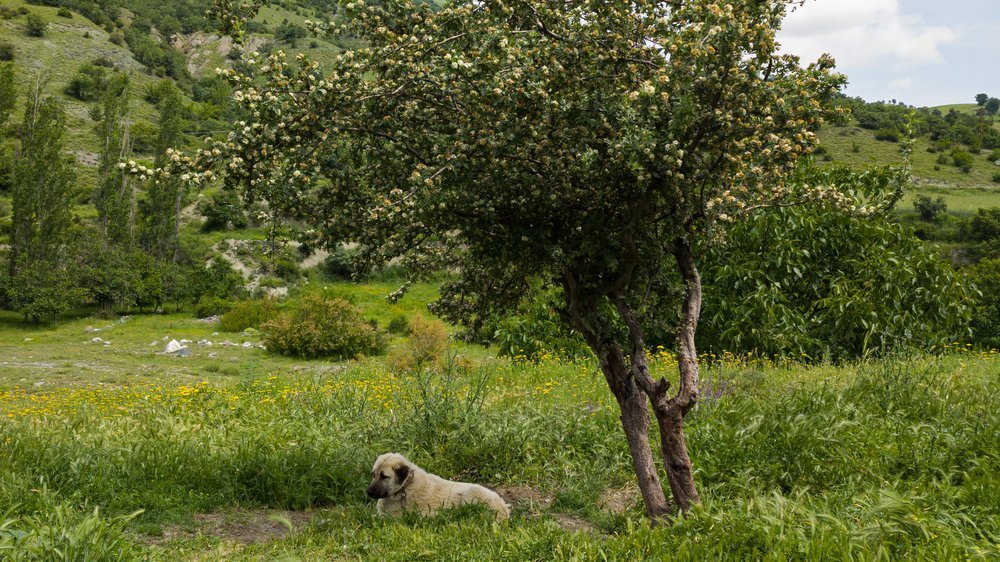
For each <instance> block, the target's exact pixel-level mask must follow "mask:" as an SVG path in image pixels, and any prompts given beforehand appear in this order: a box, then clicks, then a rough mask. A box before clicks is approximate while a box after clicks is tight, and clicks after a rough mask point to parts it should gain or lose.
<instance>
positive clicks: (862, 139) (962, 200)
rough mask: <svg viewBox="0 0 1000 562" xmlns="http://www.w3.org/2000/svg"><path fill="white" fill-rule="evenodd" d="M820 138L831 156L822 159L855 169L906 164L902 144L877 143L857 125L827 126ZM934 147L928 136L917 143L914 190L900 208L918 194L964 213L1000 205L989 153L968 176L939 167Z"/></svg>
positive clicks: (949, 167) (976, 160)
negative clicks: (932, 197)
mask: <svg viewBox="0 0 1000 562" xmlns="http://www.w3.org/2000/svg"><path fill="white" fill-rule="evenodd" d="M968 105H969V106H970V107H974V106H975V104H968ZM951 107H964V106H962V105H959V106H951ZM819 138H820V142H821V146H822V147H823V148H824V149H825V150H826V154H828V155H829V156H828V157H827V156H826V155H820V157H819V159H821V160H827V161H828V162H832V163H843V164H847V165H850V166H856V167H867V166H884V165H900V164H902V162H903V154H902V152H901V145H900V144H899V143H897V142H889V141H880V140H876V139H875V134H874V132H873V131H870V130H868V129H863V128H861V127H859V126H858V125H857V123H856V122H852V123H850V124H847V125H845V126H827V127H824V128H823V129H822V130H820V133H819ZM933 148H934V143H932V142H931V141H930V140H929V139H928V138H926V137H921V138H918V139H917V140H916V142H915V144H914V147H913V156H912V159H911V166H912V175H913V179H914V189H913V190H912V192H911V193H909V194H908V196H907V198H906V199H905V200H904V201H903V202H902V203H901V209H903V210H909V209H911V207H910V203H909V201H910V200H911V199H912V197H913V196H914V195H917V194H926V195H932V196H934V197H944V198H945V200H946V201H947V202H948V208H949V209H951V210H952V211H957V212H961V213H970V212H974V211H975V210H976V209H979V208H982V207H996V206H1000V184H998V183H995V182H994V181H993V176H994V175H996V174H998V173H1000V166H997V165H996V164H995V163H994V162H993V161H992V160H991V159H990V158H989V156H990V153H989V152H990V151H985V150H984V151H982V152H981V153H980V154H978V155H975V158H974V160H973V163H972V166H971V170H970V171H969V172H968V173H965V172H963V171H962V170H961V169H960V168H958V167H956V166H954V165H952V164H951V163H950V162H949V163H947V164H938V163H937V160H938V158H939V156H940V155H941V153H940V152H937V151H935V152H930V151H929V149H933Z"/></svg>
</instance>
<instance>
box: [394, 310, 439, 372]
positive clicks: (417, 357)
mask: <svg viewBox="0 0 1000 562" xmlns="http://www.w3.org/2000/svg"><path fill="white" fill-rule="evenodd" d="M408 332H409V338H408V339H407V341H406V343H405V344H403V345H401V346H399V347H396V348H394V349H393V350H392V351H391V352H390V353H389V355H388V356H387V357H386V359H385V362H386V365H388V367H389V369H391V370H392V371H394V372H409V371H415V370H419V369H422V368H424V367H426V366H429V365H434V364H437V363H439V362H440V361H441V360H442V358H443V357H444V354H445V352H446V351H447V349H448V328H447V327H446V326H445V325H444V323H443V322H440V321H437V320H428V319H426V318H424V317H423V316H416V317H414V318H413V320H411V321H410V325H409V330H408Z"/></svg>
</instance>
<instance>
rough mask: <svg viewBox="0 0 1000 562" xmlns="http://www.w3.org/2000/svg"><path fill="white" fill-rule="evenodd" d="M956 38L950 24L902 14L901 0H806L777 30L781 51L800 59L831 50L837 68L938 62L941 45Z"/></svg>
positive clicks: (914, 64)
mask: <svg viewBox="0 0 1000 562" xmlns="http://www.w3.org/2000/svg"><path fill="white" fill-rule="evenodd" d="M956 38H957V36H956V33H955V32H954V31H952V29H951V28H948V27H946V26H930V25H926V24H925V23H924V22H923V20H922V19H921V18H919V17H914V16H908V15H906V14H903V13H902V12H901V11H900V8H899V0H810V1H808V2H806V4H805V5H804V6H802V7H801V8H799V9H797V10H795V11H794V12H792V13H790V14H789V15H788V17H787V18H786V19H785V24H784V26H783V28H782V30H781V33H780V34H779V40H780V41H781V43H782V46H783V51H784V52H787V53H792V54H796V55H799V56H801V57H802V59H803V62H810V61H814V60H816V58H817V57H818V56H819V55H821V54H822V53H830V54H832V55H833V57H834V58H835V59H837V66H838V67H840V68H841V69H852V68H853V69H857V68H863V67H868V66H874V65H884V64H887V63H888V64H893V65H897V66H903V67H913V66H919V65H923V64H928V63H940V62H943V61H944V57H943V56H942V54H941V51H940V46H941V45H943V44H945V43H949V42H952V41H955V40H956Z"/></svg>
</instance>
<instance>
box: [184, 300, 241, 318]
mask: <svg viewBox="0 0 1000 562" xmlns="http://www.w3.org/2000/svg"><path fill="white" fill-rule="evenodd" d="M232 307H233V303H231V302H229V301H227V300H226V299H220V298H219V297H212V296H207V297H202V298H201V299H199V300H198V302H197V303H196V304H195V306H194V315H195V318H209V317H211V316H220V315H223V314H226V313H227V312H229V311H230V310H231V309H232Z"/></svg>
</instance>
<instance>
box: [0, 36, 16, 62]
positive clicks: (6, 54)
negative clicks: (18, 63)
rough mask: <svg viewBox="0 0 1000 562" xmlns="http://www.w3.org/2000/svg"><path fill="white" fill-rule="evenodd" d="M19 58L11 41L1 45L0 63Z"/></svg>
mask: <svg viewBox="0 0 1000 562" xmlns="http://www.w3.org/2000/svg"><path fill="white" fill-rule="evenodd" d="M16 57H17V51H15V50H14V44H13V43H11V42H10V41H3V42H2V43H0V61H4V62H7V61H12V60H14V59H15V58H16Z"/></svg>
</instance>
